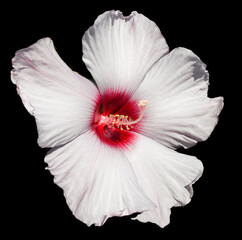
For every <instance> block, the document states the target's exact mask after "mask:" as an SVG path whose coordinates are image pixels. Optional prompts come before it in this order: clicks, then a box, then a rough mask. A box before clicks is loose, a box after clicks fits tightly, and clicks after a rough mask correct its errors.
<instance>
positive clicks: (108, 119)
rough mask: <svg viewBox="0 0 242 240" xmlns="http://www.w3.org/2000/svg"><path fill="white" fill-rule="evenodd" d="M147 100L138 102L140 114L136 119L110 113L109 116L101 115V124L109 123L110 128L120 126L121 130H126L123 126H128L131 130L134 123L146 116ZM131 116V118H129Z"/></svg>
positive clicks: (127, 128)
mask: <svg viewBox="0 0 242 240" xmlns="http://www.w3.org/2000/svg"><path fill="white" fill-rule="evenodd" d="M147 103H148V101H147V100H141V101H139V103H138V106H139V108H140V115H139V117H138V118H137V119H136V120H133V119H131V117H129V116H124V115H119V114H115V115H113V114H110V115H109V116H101V119H100V121H99V124H104V125H107V126H108V128H114V127H116V128H118V129H120V130H124V129H123V127H125V128H126V130H130V129H131V128H133V126H132V125H133V124H136V123H138V122H139V121H140V120H141V119H142V118H143V116H144V112H145V106H146V105H147ZM128 118H129V119H128Z"/></svg>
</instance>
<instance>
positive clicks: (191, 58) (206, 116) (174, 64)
mask: <svg viewBox="0 0 242 240" xmlns="http://www.w3.org/2000/svg"><path fill="white" fill-rule="evenodd" d="M208 78H209V75H208V72H207V71H206V66H205V64H203V63H202V61H201V60H200V59H199V58H198V57H197V56H196V55H195V54H194V53H193V52H191V51H190V50H187V49H184V48H177V49H175V50H173V51H172V52H170V53H169V54H168V55H166V56H164V57H163V58H161V59H160V60H159V61H158V62H157V63H156V64H155V65H154V66H153V67H152V68H151V69H150V71H149V72H148V73H147V75H146V77H145V80H144V81H143V82H142V84H141V86H140V87H139V89H138V90H137V92H136V93H135V94H134V96H133V98H134V99H147V100H148V104H147V106H146V110H145V117H144V119H143V129H142V133H143V134H144V135H146V136H148V137H151V138H152V139H154V140H156V141H158V142H160V143H162V144H164V145H166V146H168V147H170V148H173V149H175V148H177V147H180V146H182V147H185V148H187V147H191V146H193V145H194V144H196V143H197V142H198V141H203V140H206V139H207V138H208V137H209V135H210V134H211V132H212V131H213V129H214V127H215V125H216V124H217V121H218V115H219V113H220V111H221V110H222V108H223V98H222V97H217V98H212V99H210V98H208V97H207V91H208V84H209V82H208Z"/></svg>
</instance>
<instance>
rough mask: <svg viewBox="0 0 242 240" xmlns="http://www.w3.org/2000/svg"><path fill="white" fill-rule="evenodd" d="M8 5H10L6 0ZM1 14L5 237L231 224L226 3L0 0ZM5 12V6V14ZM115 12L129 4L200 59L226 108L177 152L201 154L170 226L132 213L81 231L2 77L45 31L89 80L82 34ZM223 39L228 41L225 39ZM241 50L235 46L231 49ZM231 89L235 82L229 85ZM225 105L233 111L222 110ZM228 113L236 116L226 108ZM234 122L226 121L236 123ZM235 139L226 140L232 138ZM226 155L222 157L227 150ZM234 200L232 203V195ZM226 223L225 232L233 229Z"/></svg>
mask: <svg viewBox="0 0 242 240" xmlns="http://www.w3.org/2000/svg"><path fill="white" fill-rule="evenodd" d="M10 5H11V4H10ZM4 9H6V12H7V13H8V14H7V16H5V17H4V11H2V15H3V16H2V20H1V22H2V30H1V32H2V36H1V38H2V40H3V41H4V42H3V44H2V46H3V49H2V60H4V62H3V64H2V69H3V70H4V77H3V78H2V79H1V82H2V83H3V84H4V85H3V88H2V89H1V92H2V94H1V98H2V110H3V112H4V115H3V117H2V121H4V125H2V126H3V129H2V133H4V135H2V136H3V139H4V141H3V142H4V143H3V144H2V153H3V155H2V157H1V158H2V168H1V169H2V177H3V180H2V200H3V204H2V207H3V211H2V212H4V215H2V218H4V221H2V223H1V225H2V226H3V228H4V229H5V230H6V233H7V235H6V236H8V237H7V238H6V239H10V236H13V235H16V236H18V237H29V238H31V239H36V238H37V237H39V236H42V237H45V238H47V239H48V237H55V238H57V237H66V238H67V239H74V238H75V239H86V238H87V237H88V238H89V237H93V236H95V237H113V238H116V237H118V236H120V237H122V236H125V237H129V236H130V237H131V238H133V237H140V236H149V237H150V238H155V237H157V238H158V237H159V238H161V239H175V237H182V238H183V237H184V238H185V237H186V238H187V239H193V238H196V237H210V236H211V237H216V236H217V237H218V236H220V235H224V234H225V233H229V234H230V236H232V235H233V234H234V233H235V231H234V230H236V228H235V221H236V220H235V219H236V217H233V215H232V214H234V213H236V212H237V211H238V210H237V208H236V205H237V203H238V201H239V200H236V199H238V196H237V195H236V194H238V192H239V191H237V192H236V191H234V190H233V185H234V182H235V179H234V180H233V178H234V177H236V174H235V173H234V174H231V173H232V172H233V171H234V170H235V169H236V168H237V167H236V166H238V161H239V160H238V157H237V158H236V157H235V156H233V154H232V149H230V145H231V142H232V140H230V139H232V138H231V137H230V133H231V131H232V130H231V128H232V127H233V126H231V128H230V127H228V125H230V124H231V123H230V124H229V121H230V120H231V113H232V112H233V111H231V106H232V103H233V101H232V100H231V97H233V96H232V95H235V94H231V92H230V89H229V83H231V84H232V82H233V84H234V82H235V79H232V73H231V72H232V70H230V69H229V63H230V62H231V61H234V59H233V58H232V57H231V55H230V54H231V52H232V51H235V50H236V45H235V42H233V44H234V45H233V44H231V39H234V38H235V34H234V32H235V31H236V29H235V24H236V16H235V15H236V14H235V12H234V10H235V9H236V7H233V8H231V6H228V5H227V4H225V3H224V4H222V3H220V4H219V5H214V4H209V3H205V2H200V3H198V4H194V3H193V4H185V3H182V4H181V3H180V4H177V3H174V2H172V3H171V4H164V3H163V2H161V1H160V2H159V1H156V2H155V3H153V2H151V1H146V2H142V3H140V2H139V3H138V4H131V3H124V2H119V3H114V2H113V3H105V2H102V3H99V4H96V3H95V2H91V1H90V2H79V3H78V4H77V3H76V4H72V3H71V2H69V1H68V2H63V3H58V4H54V5H51V4H50V2H41V3H38V2H36V3H35V2H32V3H31V4H27V3H23V2H22V1H21V4H17V5H16V4H12V6H5V8H4ZM4 9H3V10H4ZM111 9H115V10H121V11H122V12H123V13H124V15H129V14H130V12H131V11H132V10H137V11H138V12H140V13H143V14H144V15H145V16H147V17H148V18H150V19H151V20H153V21H154V22H155V23H156V24H157V25H158V26H159V28H160V29H161V32H162V33H163V35H164V37H165V38H166V40H167V43H168V45H169V47H170V50H172V49H173V48H175V47H179V46H182V47H186V48H188V49H191V50H192V51H193V52H194V53H196V54H197V55H198V56H199V57H200V58H201V59H202V60H203V62H205V63H206V64H207V68H208V71H209V73H210V87H209V93H208V95H209V97H217V96H223V97H224V98H225V107H224V109H223V111H222V113H221V115H220V120H219V123H218V125H217V126H216V128H215V130H214V132H213V133H212V135H211V137H210V138H209V139H208V140H207V141H205V142H202V143H198V144H197V145H196V146H194V147H193V148H191V149H188V150H180V151H181V152H184V153H187V154H190V155H195V156H196V157H198V158H199V159H201V160H202V162H203V164H204V167H205V171H204V174H203V176H202V177H201V179H200V180H199V181H198V182H197V183H196V184H195V185H194V192H195V194H194V196H193V199H192V201H191V203H189V204H188V205H187V206H185V207H182V208H172V214H171V223H170V224H169V225H168V226H166V227H165V228H164V229H161V228H159V227H158V226H156V225H155V224H151V223H146V224H144V223H140V222H138V221H131V220H130V217H129V216H127V217H122V218H118V217H116V218H111V219H109V220H107V222H106V223H105V224H104V225H103V226H102V227H95V226H91V227H87V226H86V225H85V224H83V223H81V222H80V221H78V220H77V219H75V217H74V216H73V215H72V213H71V211H70V210H69V208H68V207H67V205H66V203H65V199H64V196H63V194H62V190H61V189H60V188H58V187H57V186H56V185H55V184H54V183H53V177H52V176H51V175H50V173H49V172H48V171H46V170H45V167H46V165H45V163H44V161H43V159H44V156H45V154H46V152H47V149H41V148H39V147H38V145H37V142H36V139H37V131H36V126H35V121H34V118H33V117H32V116H30V115H29V114H28V112H27V111H26V110H25V108H24V107H23V105H22V103H21V101H20V98H19V97H18V95H17V94H16V90H15V86H14V85H13V84H12V83H11V81H10V70H11V68H12V67H11V58H12V57H13V56H14V53H15V52H16V51H17V50H19V49H21V48H24V47H27V46H29V45H31V44H33V43H34V42H36V41H37V40H38V39H40V38H43V37H50V38H52V40H53V41H54V44H55V47H56V49H57V51H58V53H59V55H60V56H61V58H62V59H63V60H64V61H65V62H66V63H67V64H68V65H69V66H70V67H71V68H72V69H73V70H75V71H77V72H79V73H80V74H81V75H83V76H85V77H87V78H90V74H89V72H88V71H87V69H86V67H85V65H84V63H83V62H82V46H81V39H82V36H83V34H84V31H86V30H87V29H88V28H89V27H90V26H91V25H92V24H93V22H94V20H95V19H96V18H97V16H98V15H99V14H101V13H103V12H104V11H106V10H111ZM229 41H230V42H229ZM237 48H239V47H237ZM234 88H236V87H235V86H234ZM230 111H231V112H230ZM232 116H233V119H236V113H232ZM235 124H236V121H233V124H232V125H235ZM233 141H234V140H233ZM228 153H229V155H228ZM231 200H232V201H231ZM231 226H232V227H233V230H232V228H231Z"/></svg>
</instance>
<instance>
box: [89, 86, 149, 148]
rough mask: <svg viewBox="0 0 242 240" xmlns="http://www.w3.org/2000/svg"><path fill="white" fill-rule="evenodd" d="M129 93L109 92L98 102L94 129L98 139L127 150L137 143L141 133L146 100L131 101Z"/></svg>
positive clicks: (93, 124) (93, 123)
mask: <svg viewBox="0 0 242 240" xmlns="http://www.w3.org/2000/svg"><path fill="white" fill-rule="evenodd" d="M130 99H131V96H130V95H129V94H127V93H120V92H115V91H109V92H107V93H106V94H104V95H103V96H102V97H101V98H100V99H99V100H98V101H97V105H96V109H95V113H94V117H93V122H92V128H93V130H94V131H95V133H96V135H97V136H98V138H99V139H100V140H101V141H102V142H103V143H105V144H107V145H109V146H112V147H115V148H127V147H128V146H130V145H133V144H134V143H135V142H136V139H137V134H135V133H134V132H140V129H141V125H142V124H141V122H140V120H141V119H142V117H143V115H144V110H145V106H146V104H147V101H146V100H142V101H134V100H130Z"/></svg>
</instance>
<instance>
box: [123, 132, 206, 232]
mask: <svg viewBox="0 0 242 240" xmlns="http://www.w3.org/2000/svg"><path fill="white" fill-rule="evenodd" d="M125 154H126V156H127V158H128V159H129V161H130V163H131V165H132V167H133V169H134V172H135V175H136V176H137V178H138V182H139V184H140V186H141V188H142V189H143V190H144V192H145V194H146V195H147V196H148V197H149V198H150V199H151V200H152V201H153V202H154V203H155V204H156V205H157V206H158V207H157V208H155V209H153V210H152V211H146V212H143V213H142V214H139V215H138V216H137V217H136V218H135V219H138V220H140V221H141V222H152V223H156V224H158V225H159V226H160V227H164V226H166V225H167V224H168V223H169V221H170V212H171V210H170V209H171V207H173V206H183V205H185V204H187V203H189V201H190V200H191V197H192V187H191V185H192V184H193V183H194V182H195V181H196V180H197V179H198V178H199V177H200V176H201V174H202V172H203V166H202V163H201V162H200V161H199V160H198V159H196V158H195V157H193V156H188V155H184V154H180V153H177V152H175V151H174V150H171V149H169V148H167V147H165V146H162V145H161V144H159V143H157V142H156V141H153V140H152V139H150V138H147V137H145V136H142V137H141V136H140V138H139V144H137V145H135V147H134V149H132V151H125Z"/></svg>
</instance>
